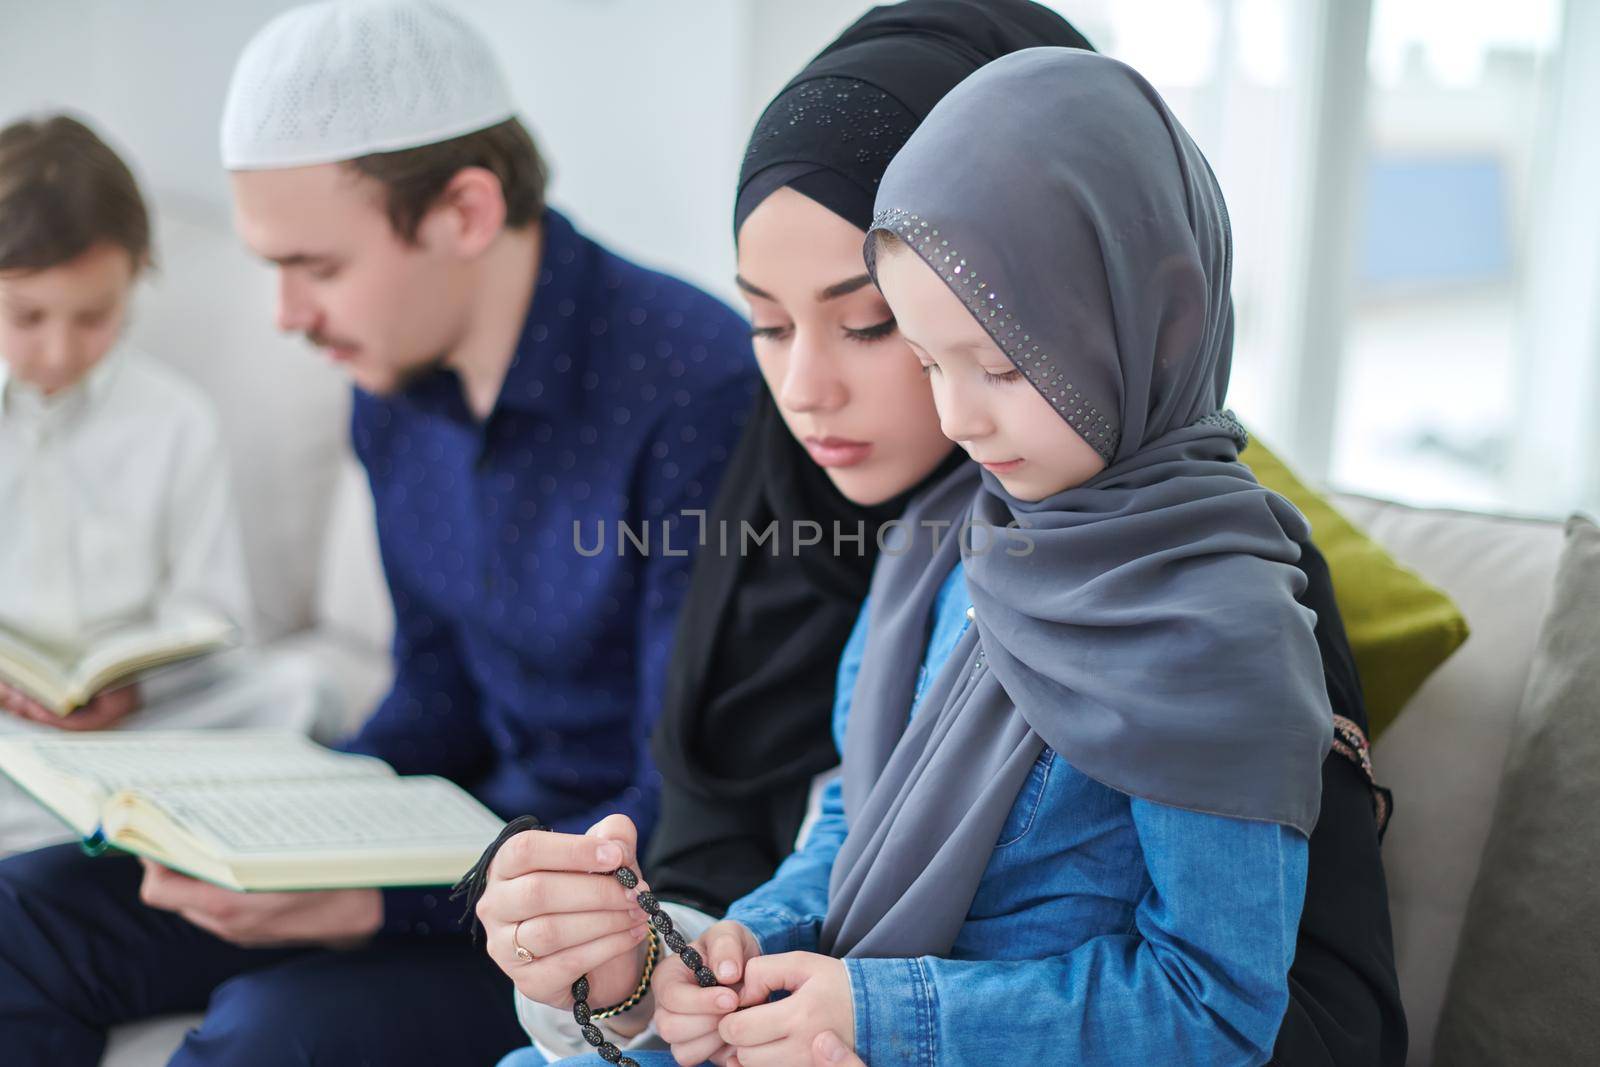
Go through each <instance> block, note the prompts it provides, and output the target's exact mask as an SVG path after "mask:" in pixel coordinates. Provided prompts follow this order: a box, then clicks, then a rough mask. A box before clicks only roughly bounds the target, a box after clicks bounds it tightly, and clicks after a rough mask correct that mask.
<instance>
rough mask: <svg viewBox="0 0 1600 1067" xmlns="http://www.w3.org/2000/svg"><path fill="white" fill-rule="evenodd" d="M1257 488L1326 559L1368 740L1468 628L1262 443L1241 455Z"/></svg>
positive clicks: (1436, 593) (1440, 596) (1441, 597)
mask: <svg viewBox="0 0 1600 1067" xmlns="http://www.w3.org/2000/svg"><path fill="white" fill-rule="evenodd" d="M1240 458H1241V459H1243V460H1244V462H1245V463H1246V464H1247V465H1248V466H1249V467H1250V469H1251V470H1252V471H1254V472H1255V475H1256V478H1257V479H1258V480H1259V481H1260V482H1261V484H1262V485H1264V486H1266V487H1267V488H1268V489H1271V490H1273V491H1274V492H1276V493H1279V494H1280V495H1282V496H1284V497H1287V498H1288V499H1289V502H1290V503H1292V504H1293V505H1294V506H1295V507H1297V508H1299V509H1300V511H1301V513H1302V514H1304V515H1305V517H1306V518H1307V519H1309V520H1310V522H1311V533H1312V538H1313V540H1315V541H1316V544H1317V548H1318V549H1320V550H1321V552H1322V554H1323V556H1324V557H1325V558H1326V559H1327V561H1328V570H1329V571H1330V572H1331V574H1332V576H1333V592H1334V596H1335V598H1336V599H1337V600H1338V603H1339V614H1340V615H1341V616H1343V619H1344V629H1345V634H1346V636H1347V637H1349V639H1350V651H1351V653H1352V654H1354V656H1355V659H1356V670H1357V673H1358V674H1359V675H1360V677H1361V691H1362V695H1363V696H1364V697H1365V699H1366V705H1367V736H1368V737H1370V738H1372V739H1373V740H1374V741H1375V740H1377V739H1378V737H1379V736H1381V735H1382V733H1383V731H1384V730H1386V729H1388V727H1389V724H1390V723H1392V722H1393V721H1394V720H1395V717H1396V716H1397V715H1399V714H1400V709H1401V708H1403V707H1405V704H1406V701H1408V700H1410V699H1411V698H1412V696H1413V695H1415V694H1416V691H1417V689H1418V687H1420V686H1421V685H1422V683H1423V682H1424V681H1426V680H1427V678H1428V675H1430V674H1432V673H1433V672H1434V671H1435V670H1437V669H1438V667H1439V664H1441V663H1443V662H1444V661H1445V660H1447V659H1449V658H1450V655H1451V653H1453V652H1455V650H1456V649H1457V648H1459V647H1461V642H1463V641H1465V640H1466V639H1467V623H1466V620H1465V619H1463V618H1462V617H1461V612H1460V610H1459V609H1458V608H1457V607H1456V606H1455V604H1454V603H1452V602H1451V600H1450V598H1449V597H1448V596H1446V595H1445V594H1444V593H1443V592H1441V591H1440V590H1439V589H1438V588H1437V587H1436V586H1433V585H1430V584H1429V583H1428V582H1426V581H1424V580H1423V579H1422V578H1420V577H1418V576H1417V573H1416V572H1415V571H1413V570H1411V569H1410V568H1407V567H1403V566H1401V565H1400V564H1399V563H1397V562H1396V561H1395V559H1394V557H1393V556H1391V555H1390V554H1389V553H1387V552H1385V551H1384V550H1383V548H1382V547H1381V546H1379V545H1378V544H1377V543H1376V542H1374V541H1373V540H1372V539H1371V538H1370V537H1368V536H1367V535H1366V534H1364V533H1362V532H1361V531H1360V530H1359V529H1357V528H1356V526H1355V525H1354V524H1352V523H1351V522H1350V520H1349V519H1347V518H1345V517H1344V516H1343V515H1341V514H1339V512H1338V510H1337V509H1336V508H1334V506H1333V505H1332V504H1331V503H1329V502H1328V498H1327V497H1325V496H1323V495H1321V494H1320V493H1317V492H1316V491H1315V490H1313V489H1311V488H1310V487H1309V486H1307V485H1306V484H1305V483H1304V482H1302V481H1301V480H1300V479H1299V478H1298V477H1296V476H1295V474H1294V472H1293V471H1291V470H1290V469H1289V468H1288V466H1287V465H1286V464H1285V463H1284V462H1283V461H1282V460H1280V459H1279V458H1278V457H1277V456H1276V455H1274V454H1273V453H1272V451H1271V450H1270V449H1268V448H1267V446H1266V445H1265V444H1263V443H1261V441H1260V440H1258V439H1256V440H1252V441H1251V442H1250V445H1249V447H1247V448H1246V449H1245V451H1244V454H1243V455H1242V456H1241V457H1240Z"/></svg>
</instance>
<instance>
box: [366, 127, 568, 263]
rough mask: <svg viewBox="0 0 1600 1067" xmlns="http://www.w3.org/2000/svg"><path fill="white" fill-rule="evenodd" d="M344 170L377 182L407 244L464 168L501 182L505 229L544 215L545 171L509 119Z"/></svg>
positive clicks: (521, 131)
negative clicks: (488, 174) (481, 171)
mask: <svg viewBox="0 0 1600 1067" xmlns="http://www.w3.org/2000/svg"><path fill="white" fill-rule="evenodd" d="M349 166H351V167H354V168H355V169H356V171H357V172H359V173H361V174H364V175H366V176H367V177H369V178H373V179H375V180H376V181H378V182H380V183H382V185H383V187H384V196H385V201H386V202H385V205H384V207H385V210H386V211H387V212H388V215H389V223H390V225H392V226H393V227H394V231H395V233H396V234H398V235H399V236H400V238H401V239H402V240H404V241H406V242H408V243H414V242H415V241H416V239H417V227H418V226H419V225H420V224H421V222H422V217H423V216H424V215H426V214H427V213H428V209H429V208H431V207H433V205H434V203H435V202H436V201H437V200H438V199H439V194H440V193H442V192H444V188H445V186H446V185H449V184H450V179H452V178H454V177H455V176H456V174H457V173H458V172H459V171H460V170H461V169H462V168H463V167H482V168H483V169H485V170H487V171H489V172H490V173H492V174H493V175H494V176H495V177H496V178H499V179H500V188H501V190H502V191H503V193H504V195H505V199H506V228H507V229H512V230H518V229H521V228H523V227H524V226H528V225H531V224H532V223H535V222H537V221H539V217H540V216H541V215H543V214H544V187H545V181H546V179H547V178H548V171H547V170H546V169H545V165H544V160H543V159H542V158H541V157H540V155H539V149H538V147H537V146H535V145H534V143H533V138H532V137H531V136H530V135H529V134H528V130H527V128H526V127H524V126H523V125H522V123H521V122H519V121H518V120H517V119H514V118H512V119H506V120H505V121H504V122H502V123H499V124H497V125H494V126H490V127H489V128H488V129H484V130H478V131H476V132H474V133H468V134H464V135H462V136H460V137H452V138H451V139H450V140H448V141H440V142H439V143H437V144H428V145H421V146H420V147H417V148H403V149H401V150H400V151H398V152H377V153H374V154H372V155H369V156H361V157H360V158H358V159H353V160H351V161H350V163H349Z"/></svg>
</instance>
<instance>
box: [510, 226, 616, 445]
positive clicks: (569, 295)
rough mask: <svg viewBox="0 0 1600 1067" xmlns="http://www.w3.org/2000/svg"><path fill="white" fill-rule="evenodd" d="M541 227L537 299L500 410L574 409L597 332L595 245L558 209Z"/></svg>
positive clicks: (540, 411) (544, 411)
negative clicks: (592, 323) (592, 325)
mask: <svg viewBox="0 0 1600 1067" xmlns="http://www.w3.org/2000/svg"><path fill="white" fill-rule="evenodd" d="M541 225H542V227H543V232H542V233H541V235H540V236H541V245H542V248H541V252H540V256H539V273H538V282H537V283H536V284H535V286H534V290H533V303H532V306H531V307H529V308H528V317H527V319H526V320H524V322H523V324H522V334H521V336H520V337H519V338H518V339H517V350H516V353H515V354H514V355H513V356H512V357H511V365H510V366H509V367H507V368H506V380H505V381H504V382H503V383H502V384H501V386H500V396H499V398H498V399H496V401H495V408H496V410H498V409H500V408H503V407H505V408H514V409H516V410H518V411H526V412H531V413H533V414H546V415H552V414H559V413H561V412H564V411H570V410H572V404H573V403H575V401H576V394H577V391H578V381H579V379H580V378H581V377H582V376H583V374H584V372H585V370H586V369H587V367H586V364H587V362H588V361H587V359H586V358H585V356H586V348H587V345H588V342H589V340H590V339H591V338H592V337H593V336H595V333H594V331H592V330H591V329H590V327H589V325H588V323H589V320H590V319H591V318H592V317H593V314H592V311H591V301H590V299H589V297H590V295H591V293H592V290H593V284H594V281H595V277H594V260H595V248H594V245H593V244H592V243H591V242H589V241H588V240H587V239H586V238H585V237H584V236H583V235H582V234H580V233H579V232H578V231H577V229H576V228H575V227H574V226H573V225H572V223H570V222H568V221H567V219H566V218H565V217H564V216H563V215H561V214H560V213H558V212H556V211H554V210H551V209H548V208H547V209H546V210H545V213H544V219H543V221H542V223H541Z"/></svg>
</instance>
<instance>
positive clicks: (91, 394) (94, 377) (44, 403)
mask: <svg viewBox="0 0 1600 1067" xmlns="http://www.w3.org/2000/svg"><path fill="white" fill-rule="evenodd" d="M122 363H123V359H122V346H121V345H118V346H116V347H115V348H113V349H112V350H111V351H110V352H107V353H106V354H105V356H104V358H102V359H101V360H100V362H99V363H97V364H95V365H94V366H93V367H92V368H90V370H89V373H88V374H87V375H85V376H84V378H83V380H82V381H80V382H78V383H76V384H75V385H73V386H71V387H70V388H68V389H66V390H64V391H63V392H60V393H57V394H56V395H54V396H45V395H44V394H43V393H41V392H39V390H37V389H35V388H34V387H33V386H31V385H28V384H27V383H25V382H21V381H18V380H16V379H15V378H14V377H12V374H11V367H10V366H9V365H8V364H6V363H4V362H0V423H3V422H5V421H6V420H7V419H17V418H23V417H28V418H33V419H47V420H52V421H54V420H59V419H70V418H72V417H73V415H74V414H75V413H78V412H83V411H88V410H90V409H92V408H94V407H96V406H98V405H99V404H100V402H101V401H103V400H104V399H105V397H106V394H107V393H109V392H110V391H111V384H112V382H113V381H114V380H115V379H116V375H117V370H118V368H119V367H121V365H122ZM25 413H26V415H25Z"/></svg>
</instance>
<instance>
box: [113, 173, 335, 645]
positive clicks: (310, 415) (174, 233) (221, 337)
mask: <svg viewBox="0 0 1600 1067" xmlns="http://www.w3.org/2000/svg"><path fill="white" fill-rule="evenodd" d="M156 236H157V240H158V247H157V253H158V256H159V259H160V269H159V270H157V271H156V272H154V273H153V274H152V275H151V278H150V280H149V281H148V282H146V283H144V284H143V285H142V286H141V287H140V289H141V291H140V292H139V294H138V296H137V303H136V308H135V314H134V316H133V320H132V324H131V326H130V328H129V336H130V338H131V339H132V340H133V342H134V343H135V344H137V345H138V346H139V347H140V348H142V349H143V350H145V351H146V352H149V353H150V354H151V355H152V356H154V357H155V358H157V359H159V360H162V361H163V362H165V363H167V364H168V365H170V366H173V367H176V368H177V369H178V370H180V371H181V372H182V373H183V374H184V375H185V376H187V377H188V378H189V379H190V380H192V381H194V382H195V383H197V384H198V385H199V386H200V388H201V389H202V390H204V392H205V393H206V395H207V396H208V397H209V398H210V399H211V401H212V403H213V404H214V405H215V407H216V410H217V414H218V415H219V417H220V420H221V425H222V436H223V445H224V447H225V448H226V449H227V452H228V457H229V461H230V465H231V467H232V471H233V489H234V496H235V498H236V499H237V501H238V509H239V515H240V519H241V521H242V524H243V528H244V530H243V532H244V550H245V562H246V564H247V566H248V567H249V571H250V579H251V581H250V587H251V592H252V593H253V595H254V598H255V606H256V633H257V634H258V635H259V636H260V637H261V638H262V639H263V640H270V639H271V638H273V637H276V636H278V635H280V634H284V633H288V632H289V631H291V630H296V629H299V628H300V627H302V626H305V625H307V624H309V623H310V622H311V621H312V607H313V597H314V593H315V590H316V582H317V564H318V554H319V551H320V549H321V532H322V530H323V528H324V526H325V523H326V516H327V509H328V503H329V499H330V496H331V494H332V491H333V479H334V474H335V472H336V471H337V470H338V467H337V463H336V460H337V457H338V455H339V454H340V450H341V449H342V448H344V442H345V440H346V438H347V437H348V436H349V416H348V411H349V403H350V401H349V393H350V387H349V385H348V384H347V382H346V381H345V379H344V376H343V375H342V374H341V373H339V371H338V370H337V369H336V368H334V367H333V366H331V365H330V364H329V363H328V362H327V361H326V360H323V359H321V358H320V357H319V356H317V355H316V354H315V353H313V352H312V351H311V349H309V348H308V347H307V346H306V345H305V344H304V343H303V342H301V341H299V340H297V339H294V338H288V337H284V336H282V335H280V334H279V333H278V332H277V329H276V327H275V326H274V324H273V316H274V313H275V312H274V308H275V302H276V299H277V296H276V292H275V289H274V285H273V277H272V272H271V270H270V269H269V268H267V267H266V266H264V265H262V264H261V263H258V262H256V261H255V260H253V259H252V258H251V257H250V255H249V253H248V252H246V251H245V249H244V248H243V246H241V245H240V243H239V241H238V239H237V238H236V237H235V236H234V235H233V233H232V232H231V231H230V230H229V228H228V226H227V223H226V221H225V220H216V221H212V220H205V219H201V218H198V217H196V218H190V217H186V216H185V215H184V214H183V212H182V211H180V210H174V209H173V208H172V206H171V205H167V204H158V205H157V211H156Z"/></svg>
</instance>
